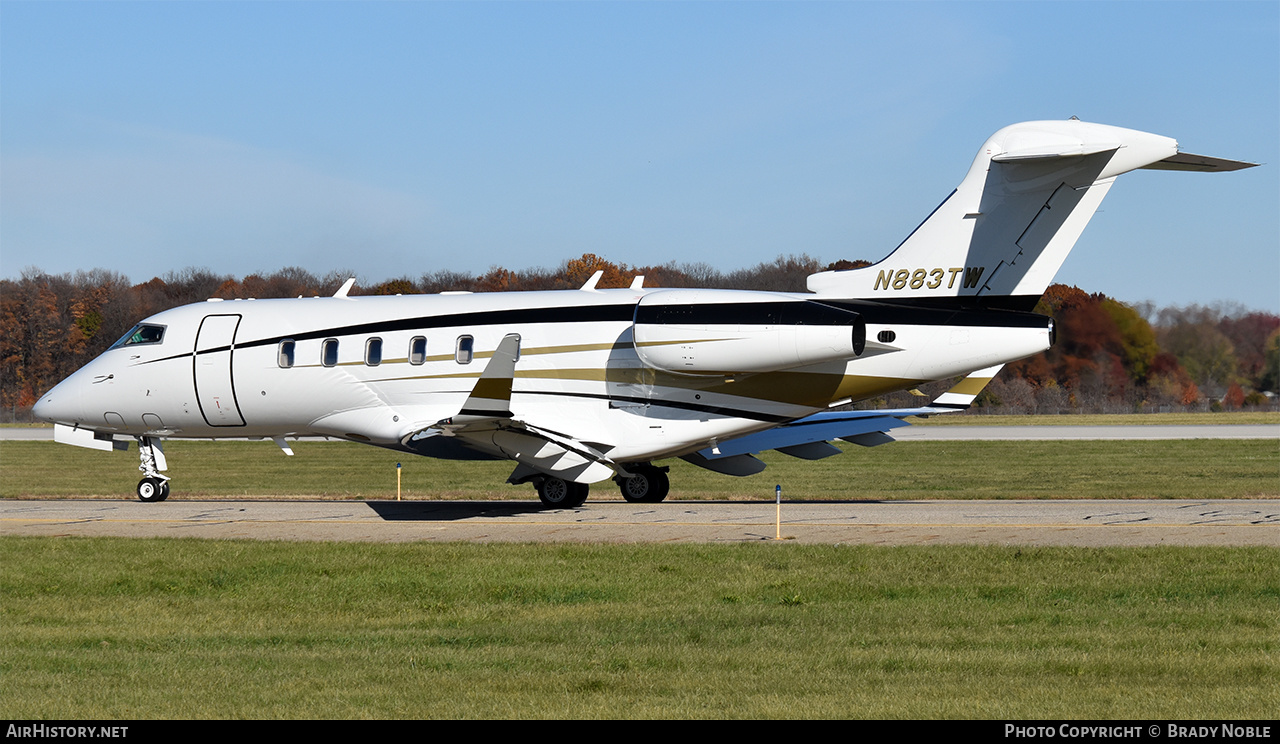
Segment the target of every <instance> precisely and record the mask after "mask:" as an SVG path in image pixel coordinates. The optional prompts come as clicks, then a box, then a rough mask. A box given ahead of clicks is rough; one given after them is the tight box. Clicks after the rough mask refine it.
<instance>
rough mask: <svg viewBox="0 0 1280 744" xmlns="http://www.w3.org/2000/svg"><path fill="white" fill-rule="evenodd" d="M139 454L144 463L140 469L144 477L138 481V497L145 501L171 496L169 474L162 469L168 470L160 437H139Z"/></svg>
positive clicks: (161, 499) (159, 499)
mask: <svg viewBox="0 0 1280 744" xmlns="http://www.w3.org/2000/svg"><path fill="white" fill-rule="evenodd" d="M137 439H138V456H139V458H141V460H142V464H141V465H139V466H138V470H141V471H142V475H143V478H142V480H140V481H138V499H139V500H140V501H145V502H148V503H150V502H155V501H164V500H165V499H167V498H169V476H167V475H164V474H162V473H161V472H160V471H161V470H168V469H169V463H168V462H167V461H166V460H165V457H164V449H163V448H162V447H161V446H160V438H159V437H137Z"/></svg>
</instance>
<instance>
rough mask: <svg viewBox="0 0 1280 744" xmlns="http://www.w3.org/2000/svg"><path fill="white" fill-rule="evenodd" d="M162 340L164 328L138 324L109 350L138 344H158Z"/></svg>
mask: <svg viewBox="0 0 1280 744" xmlns="http://www.w3.org/2000/svg"><path fill="white" fill-rule="evenodd" d="M163 340H164V326H159V325H149V324H147V323H139V324H138V325H136V326H134V327H133V328H131V329H129V332H128V333H126V334H124V336H121V337H120V340H119V341H117V342H115V343H114V344H112V345H111V348H113V349H118V348H120V347H121V346H136V345H138V344H158V343H160V342H161V341H163Z"/></svg>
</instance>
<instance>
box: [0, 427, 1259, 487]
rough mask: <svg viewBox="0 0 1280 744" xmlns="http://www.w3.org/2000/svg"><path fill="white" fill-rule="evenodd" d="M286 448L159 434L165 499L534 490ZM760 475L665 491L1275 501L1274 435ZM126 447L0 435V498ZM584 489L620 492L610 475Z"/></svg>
mask: <svg viewBox="0 0 1280 744" xmlns="http://www.w3.org/2000/svg"><path fill="white" fill-rule="evenodd" d="M293 447H294V450H295V452H297V455H296V456H294V457H285V456H284V455H283V454H281V452H280V450H279V449H277V448H276V447H275V446H274V445H273V444H271V443H270V442H182V441H171V442H168V443H167V444H166V445H165V451H166V452H167V453H168V457H169V474H170V475H171V476H173V478H174V487H173V488H174V495H173V498H221V497H236V498H246V497H249V498H274V497H285V496H307V497H324V498H352V499H385V498H389V497H392V498H393V497H394V496H395V488H396V472H395V464H396V463H397V462H401V463H402V464H403V466H404V468H403V473H402V474H403V493H404V497H405V498H409V499H532V498H534V495H533V489H532V487H530V486H509V485H506V483H505V481H506V478H507V475H508V474H509V473H510V472H511V468H512V465H511V464H510V463H507V462H451V461H444V460H433V459H430V458H425V457H413V456H408V455H403V454H397V453H395V452H390V451H387V450H381V449H377V448H374V447H367V446H362V445H357V444H350V443H345V442H298V443H295V444H293ZM762 459H764V460H765V462H767V463H769V468H768V469H767V470H765V471H764V472H763V473H761V474H759V475H755V476H751V477H748V478H733V477H730V476H725V475H719V474H717V473H712V472H709V471H706V470H702V469H700V468H697V467H695V466H692V465H689V464H687V463H685V462H683V461H680V460H669V461H666V462H665V463H663V464H669V465H671V482H672V492H671V496H670V498H671V499H772V498H773V495H774V494H773V489H774V485H775V484H781V485H782V486H783V494H784V496H785V497H786V498H788V499H792V500H801V499H975V498H982V499H1003V498H1016V499H1040V498H1259V497H1268V498H1275V497H1277V496H1280V442H1277V440H1274V439H1270V440H1266V439H1261V440H1211V439H1200V440H1195V439H1192V440H1153V441H1064V442H895V443H893V444H889V445H885V446H881V447H874V448H870V449H867V448H861V447H854V446H852V445H849V446H848V447H847V451H846V452H845V454H843V455H840V456H837V457H832V458H828V459H825V460H821V461H817V462H809V461H804V460H797V459H795V458H791V457H787V456H785V455H782V454H779V453H776V452H767V453H765V454H764V455H762ZM138 477H139V474H138V471H137V455H136V450H134V451H130V452H129V453H122V452H115V453H107V452H97V451H94V450H86V449H81V448H76V447H68V446H65V445H59V444H55V443H53V442H20V441H6V442H3V443H0V497H3V498H15V497H30V496H54V497H85V496H106V497H111V498H129V497H131V495H132V494H133V488H134V485H135V484H136V483H137V480H138ZM592 494H593V495H592V498H595V499H618V498H621V497H620V496H619V494H618V491H617V489H616V488H615V487H614V486H613V484H612V483H609V482H608V481H606V482H603V483H598V484H596V485H595V486H593V488H592Z"/></svg>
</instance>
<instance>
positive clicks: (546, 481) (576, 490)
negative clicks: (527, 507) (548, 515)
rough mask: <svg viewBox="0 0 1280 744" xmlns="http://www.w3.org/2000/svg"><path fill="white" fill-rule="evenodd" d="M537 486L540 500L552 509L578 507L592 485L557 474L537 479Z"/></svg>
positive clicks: (585, 498) (584, 499)
mask: <svg viewBox="0 0 1280 744" xmlns="http://www.w3.org/2000/svg"><path fill="white" fill-rule="evenodd" d="M537 488H538V500H539V501H541V502H542V505H543V506H546V507H549V508H552V509H577V508H578V507H579V506H582V504H583V502H585V501H586V500H587V494H588V493H590V491H591V486H588V485H587V484H586V483H574V482H573V481H567V480H565V479H564V478H556V477H555V476H547V477H546V478H543V479H542V480H539V481H537Z"/></svg>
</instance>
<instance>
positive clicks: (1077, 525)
mask: <svg viewBox="0 0 1280 744" xmlns="http://www.w3.org/2000/svg"><path fill="white" fill-rule="evenodd" d="M780 513H781V521H780V523H779V521H778V514H779V507H778V506H777V505H776V504H775V503H774V502H761V501H750V502H747V501H741V502H705V501H672V502H666V503H662V504H629V503H626V502H621V501H617V502H610V501H599V502H591V501H589V502H587V504H586V505H585V506H583V507H581V508H578V509H552V510H547V509H543V508H541V506H540V505H539V504H538V503H537V502H529V501H447V502H445V501H400V502H397V501H367V502H366V501H293V500H291V501H182V500H178V499H175V500H171V501H166V502H162V503H157V504H144V503H141V502H136V501H123V500H122V501H102V500H95V501H72V500H22V501H19V500H7V501H2V502H0V535H44V536H63V537H90V536H118V537H193V538H208V539H261V540H316V541H365V542H410V541H471V542H498V541H501V542H613V543H662V542H705V543H715V542H757V541H770V540H776V539H778V538H779V537H780V538H781V539H782V540H784V541H794V542H797V543H812V544H867V545H927V544H999V545H1029V546H1030V545H1073V546H1089V547H1101V546H1138V545H1259V546H1271V547H1280V500H1276V499H1237V500H1105V501H1097V500H1088V501H1086V500H1081V501H823V502H799V503H796V502H783V503H782V505H781V508H780Z"/></svg>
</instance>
